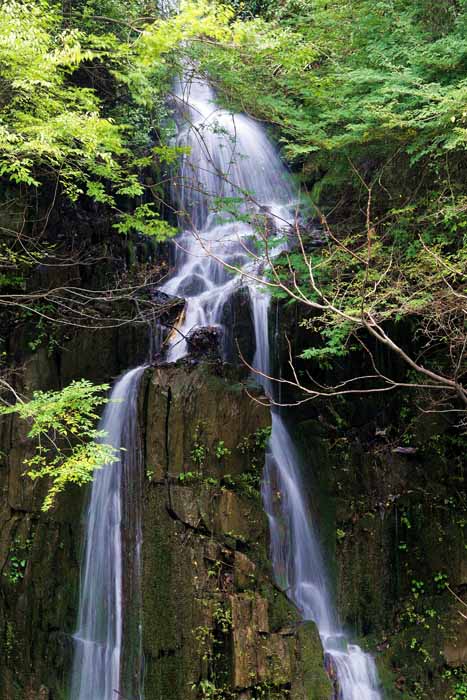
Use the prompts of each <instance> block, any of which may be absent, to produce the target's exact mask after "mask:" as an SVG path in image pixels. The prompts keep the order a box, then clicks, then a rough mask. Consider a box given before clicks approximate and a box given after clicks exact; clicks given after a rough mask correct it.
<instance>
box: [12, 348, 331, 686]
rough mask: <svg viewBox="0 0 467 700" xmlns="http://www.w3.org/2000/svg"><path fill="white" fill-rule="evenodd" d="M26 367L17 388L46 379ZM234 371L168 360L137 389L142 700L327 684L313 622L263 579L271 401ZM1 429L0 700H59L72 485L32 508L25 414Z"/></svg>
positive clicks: (77, 535) (45, 364)
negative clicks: (264, 402) (45, 508)
mask: <svg viewBox="0 0 467 700" xmlns="http://www.w3.org/2000/svg"><path fill="white" fill-rule="evenodd" d="M130 346H131V343H130ZM28 366H29V370H28V372H27V373H26V375H25V377H26V378H28V379H27V381H28V382H29V384H28V389H29V390H31V389H32V388H33V387H34V383H36V385H38V384H40V383H42V382H44V381H45V379H46V377H47V376H48V375H47V372H49V373H50V375H51V376H52V375H53V368H52V367H50V366H49V360H48V359H47V358H46V357H45V356H43V355H42V354H41V353H38V354H36V356H34V357H33V358H31V361H30V364H29V365H28ZM95 378H96V379H101V378H102V375H99V374H98V373H96V374H95ZM241 379H242V377H241V374H240V373H239V372H238V371H237V370H234V369H232V368H228V367H225V366H224V367H222V366H221V365H219V364H218V363H212V364H202V363H201V364H198V363H194V364H192V365H191V364H190V363H181V364H180V365H179V366H176V367H169V366H167V367H159V368H156V369H150V370H147V372H146V374H145V378H144V381H143V382H142V385H141V399H140V411H141V416H140V423H141V430H142V432H143V439H144V474H141V475H139V476H141V477H142V478H143V479H144V487H143V494H144V495H143V504H142V506H143V510H142V513H143V580H142V582H141V585H142V594H143V651H144V678H145V697H146V698H147V699H148V700H159V698H160V699H162V698H170V699H173V700H177V699H178V698H186V697H187V696H189V697H193V698H195V697H200V696H202V697H219V696H220V695H222V694H223V695H225V694H228V695H229V696H231V697H233V696H238V697H242V698H252V697H266V696H267V697H283V695H284V694H287V695H290V696H291V697H292V698H295V699H296V700H302V699H303V700H305V698H312V700H327V699H328V698H329V696H330V693H331V688H330V682H329V680H328V678H327V676H326V674H325V671H324V666H323V658H322V649H321V644H320V641H319V637H318V635H317V632H316V629H315V627H314V625H313V624H311V623H309V624H306V625H300V624H299V623H298V615H297V612H296V611H295V610H294V608H293V606H291V605H290V603H288V601H287V600H286V598H285V596H284V594H283V593H281V592H280V591H279V590H278V589H276V587H275V586H274V584H273V582H272V578H271V570H270V566H269V563H268V556H267V546H268V545H267V541H268V532H267V523H266V519H265V516H264V514H263V512H262V507H261V500H260V494H259V478H260V474H261V470H262V464H263V459H264V447H265V442H266V439H267V435H268V427H269V412H268V410H267V409H266V408H264V407H262V406H260V405H259V404H258V403H255V402H254V401H252V400H251V398H250V397H249V396H248V395H247V393H246V391H245V389H244V387H243V386H242V384H241ZM243 379H244V377H243ZM51 384H52V382H51ZM52 386H53V384H52ZM1 438H2V450H3V452H4V455H5V459H4V461H3V464H2V467H3V468H2V471H1V473H0V474H1V478H2V510H1V518H2V522H1V525H2V528H1V532H2V534H1V540H0V562H1V572H2V573H1V579H0V623H1V626H0V634H1V643H2V654H1V657H0V698H1V699H2V700H20V699H21V700H23V699H24V700H25V699H26V698H27V699H30V700H36V699H37V700H59V699H62V698H66V697H67V691H68V681H69V673H70V667H71V658H72V641H71V633H72V632H73V629H74V626H75V622H76V615H77V609H76V608H77V598H78V584H79V559H80V540H81V533H82V530H81V514H82V511H83V507H84V503H85V493H84V492H83V491H80V490H79V489H72V490H70V491H68V492H67V493H66V494H64V495H63V497H61V498H60V501H59V503H58V504H57V507H56V508H55V509H54V510H53V511H52V512H51V513H48V514H44V513H42V512H41V511H40V506H41V503H42V498H43V495H44V489H45V485H37V484H36V485H33V484H32V482H31V481H30V480H28V479H27V478H26V477H25V476H23V468H22V461H23V460H24V458H25V457H26V456H27V454H28V451H29V450H30V449H31V445H30V442H29V440H28V438H27V436H26V434H25V429H24V426H21V425H19V424H18V422H17V421H16V420H15V419H12V418H9V419H8V420H7V421H4V422H3V424H2V433H1ZM135 478H138V475H135Z"/></svg>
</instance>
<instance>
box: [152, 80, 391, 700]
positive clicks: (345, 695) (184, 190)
mask: <svg viewBox="0 0 467 700" xmlns="http://www.w3.org/2000/svg"><path fill="white" fill-rule="evenodd" d="M178 97H179V100H180V104H181V109H179V114H180V116H179V124H180V129H179V135H178V141H177V143H178V145H180V146H189V147H190V149H191V152H190V155H187V156H184V160H183V163H182V167H181V172H180V178H179V184H178V185H177V187H174V195H175V200H176V201H177V203H178V208H179V211H180V215H179V216H180V221H181V222H182V223H183V224H184V225H185V227H186V230H185V231H184V232H183V233H182V234H181V235H180V236H179V237H178V239H177V252H176V259H175V271H174V274H173V276H172V277H171V279H170V280H169V281H168V282H167V283H166V284H165V286H164V287H163V290H164V291H165V292H167V293H169V294H173V295H176V296H177V295H178V296H181V297H185V298H186V311H185V318H184V321H183V325H182V326H181V328H180V330H181V332H182V333H183V335H185V336H186V335H187V334H188V333H189V332H190V330H192V329H194V328H197V327H201V326H211V325H217V326H219V327H222V317H223V309H224V307H225V306H226V305H227V304H229V301H230V300H231V298H232V295H233V294H234V292H235V290H236V289H237V288H238V286H240V285H242V284H243V285H246V286H247V287H248V289H249V293H250V301H251V307H252V312H253V320H254V335H255V344H256V352H255V356H254V359H253V366H254V367H255V369H257V370H260V371H261V372H263V373H264V374H267V375H268V374H270V372H271V362H270V355H271V348H270V341H269V330H268V329H269V324H268V318H269V307H270V303H269V302H270V300H269V296H268V294H267V293H266V292H264V291H263V290H262V289H261V288H260V285H258V284H257V283H255V282H254V281H252V279H251V277H249V274H251V275H253V274H255V275H256V276H259V277H261V263H260V261H259V259H258V258H256V259H255V258H254V255H253V256H252V255H251V254H250V252H249V251H252V252H253V253H254V252H255V251H256V250H257V249H256V248H255V231H254V229H253V228H252V226H251V225H250V223H249V222H248V221H246V220H243V219H242V221H241V222H238V221H236V222H235V221H225V220H224V221H219V218H220V217H219V213H215V212H213V211H212V209H213V208H215V209H218V210H222V209H227V208H228V207H227V206H223V205H222V203H221V202H220V201H219V200H220V199H222V198H229V199H231V198H242V197H243V196H244V195H245V194H246V195H247V204H246V205H243V206H241V207H240V212H241V214H243V215H245V214H248V213H250V214H252V215H255V214H256V215H257V214H258V213H261V212H265V211H266V212H269V213H270V214H271V215H272V217H274V218H276V220H279V222H280V223H281V225H282V226H283V225H284V223H286V222H290V223H292V222H293V215H294V204H295V201H294V200H295V195H294V191H293V188H292V187H291V185H290V182H289V179H288V176H287V172H286V170H285V168H284V166H283V164H282V163H281V161H280V159H279V156H278V154H277V152H276V150H275V149H274V147H273V146H272V144H271V142H270V141H269V140H268V138H267V136H266V133H265V131H264V130H263V129H262V127H261V126H260V125H259V124H258V123H257V122H255V121H254V120H252V119H250V118H248V117H246V116H244V115H232V114H229V113H227V112H225V111H223V110H220V109H219V108H218V107H216V102H215V96H214V93H213V91H212V90H211V88H210V87H209V86H208V84H207V83H205V82H203V81H201V80H198V79H195V80H192V81H191V82H187V83H186V84H185V85H184V86H183V89H182V88H180V89H179V92H178ZM224 217H225V215H224ZM259 257H260V254H259ZM222 263H227V265H229V264H231V265H234V266H236V267H240V268H242V269H243V270H244V273H245V274H244V275H243V276H242V275H238V274H236V275H235V274H232V273H231V272H229V270H228V269H226V267H225V265H223V264H222ZM186 352H187V345H186V342H185V341H184V340H183V338H182V340H180V339H179V338H177V337H175V338H174V337H172V340H171V345H170V347H169V351H168V359H169V360H177V359H179V358H180V357H183V356H184V355H185V354H186ZM262 384H263V388H264V390H265V392H266V393H267V394H269V395H272V393H273V388H272V386H271V383H270V382H269V381H268V380H266V379H262ZM311 467H312V465H310V464H308V465H307V468H308V469H311ZM262 492H263V500H264V505H265V509H266V512H267V515H268V518H269V523H270V533H271V557H272V562H273V567H274V572H275V576H276V578H277V581H278V583H279V584H280V585H281V586H282V587H283V589H284V590H285V591H286V592H287V595H288V596H289V597H290V599H291V600H292V601H293V602H294V603H295V604H296V605H297V607H298V609H299V610H300V612H301V614H302V617H303V619H304V620H314V621H315V623H316V625H317V627H318V630H319V633H320V636H321V640H322V643H323V647H324V651H325V654H326V656H327V660H328V667H330V669H331V670H332V674H333V676H334V677H335V678H337V684H336V685H337V689H338V690H337V692H338V696H337V697H338V698H339V700H380V698H381V694H380V691H379V683H378V677H377V672H376V667H375V663H374V661H373V658H372V657H371V656H370V655H369V654H365V653H364V652H363V651H362V650H361V649H360V648H359V647H358V646H356V645H355V644H350V643H349V640H348V639H347V637H346V635H345V634H344V632H343V630H342V629H341V627H340V626H339V623H338V619H337V614H336V611H335V609H334V606H333V603H332V601H331V596H330V593H329V584H328V580H327V572H326V566H325V562H324V560H323V553H322V551H321V547H320V542H319V537H318V534H317V531H316V526H315V524H314V522H313V519H312V516H311V512H310V510H309V507H308V503H307V491H306V488H305V486H304V484H303V482H302V474H301V468H300V464H299V460H298V456H297V452H296V449H295V447H294V444H293V441H292V438H291V436H290V433H289V431H288V429H287V427H286V424H285V422H284V420H283V418H282V416H281V414H280V412H279V411H278V410H276V409H274V410H273V411H272V434H271V439H270V442H269V448H268V454H267V460H266V467H265V473H264V480H263V487H262Z"/></svg>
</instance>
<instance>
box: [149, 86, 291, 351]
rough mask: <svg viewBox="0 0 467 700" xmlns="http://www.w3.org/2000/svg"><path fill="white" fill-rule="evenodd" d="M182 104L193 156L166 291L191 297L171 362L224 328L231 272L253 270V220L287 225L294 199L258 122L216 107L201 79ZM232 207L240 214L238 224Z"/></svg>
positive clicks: (180, 193) (180, 185)
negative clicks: (195, 332)
mask: <svg viewBox="0 0 467 700" xmlns="http://www.w3.org/2000/svg"><path fill="white" fill-rule="evenodd" d="M178 104H179V107H180V106H181V108H179V113H181V114H180V117H179V124H180V131H179V135H178V139H177V144H178V145H179V146H188V147H189V149H190V155H189V156H185V157H184V159H183V161H182V164H181V169H180V173H179V177H178V178H177V179H176V180H175V184H174V187H173V190H172V193H173V197H174V200H175V201H176V202H177V203H178V208H179V211H180V223H181V224H182V225H185V226H186V230H185V231H184V232H183V233H182V234H181V235H180V236H179V237H178V239H177V247H176V251H175V273H174V275H173V276H172V277H171V279H169V280H168V282H167V283H166V284H165V285H164V286H163V287H162V291H164V292H166V293H167V294H171V295H174V296H180V297H184V298H185V299H186V307H185V317H184V321H183V325H182V326H181V327H180V328H179V331H180V334H181V336H180V337H181V340H177V342H174V343H173V344H172V345H171V346H170V348H169V351H168V359H169V360H170V361H175V360H178V359H179V358H180V357H183V356H184V355H185V354H186V351H187V348H186V342H185V340H184V339H183V338H184V337H186V335H187V334H188V333H189V331H190V330H191V329H193V328H196V327H203V326H209V325H219V326H220V325H222V324H221V320H222V316H223V313H224V311H225V307H226V305H228V303H229V301H230V300H231V298H232V296H233V294H234V293H235V291H236V290H237V289H238V287H239V286H240V285H241V282H242V281H241V279H240V278H239V276H238V275H237V274H235V273H232V272H231V271H230V270H229V267H228V266H231V267H232V268H236V269H240V268H242V267H246V266H248V265H250V264H251V260H252V255H254V240H255V239H254V230H253V228H252V226H251V224H250V223H249V221H247V218H248V215H249V214H250V215H251V216H255V215H261V216H265V215H269V216H272V217H274V218H275V219H276V220H279V221H281V220H282V221H284V222H285V221H287V219H288V218H289V216H290V214H289V211H290V208H291V206H292V203H293V196H294V195H293V190H292V188H291V186H290V184H289V182H288V179H287V176H286V173H285V170H284V167H283V165H282V163H281V161H280V159H279V157H278V155H277V153H276V151H275V150H274V148H273V146H272V144H271V143H270V141H269V140H268V138H267V137H266V134H265V133H264V132H263V131H262V129H260V128H259V127H258V126H257V125H256V124H255V122H254V121H253V120H252V119H249V118H248V117H245V116H243V115H236V116H235V117H233V115H232V114H229V113H228V112H225V111H224V110H219V109H218V108H216V106H215V96H214V93H213V91H212V89H211V88H210V87H209V86H208V85H207V84H206V83H205V82H202V81H200V80H199V79H196V78H195V79H193V80H192V81H191V82H189V83H186V84H185V85H184V86H183V85H180V86H179V89H178ZM253 163H254V166H253ZM278 194H279V196H278ZM245 202H246V203H245ZM259 202H260V203H261V204H260V206H259V205H258V203H259ZM229 206H230V207H233V208H234V209H235V208H237V210H238V213H239V214H240V216H239V217H237V220H236V221H234V220H232V219H233V218H235V214H236V212H234V214H233V215H232V213H230V214H229V212H228V211H227V209H228V207H229ZM238 218H240V219H241V220H238ZM252 293H253V292H252ZM255 296H256V298H257V300H258V304H259V303H260V298H261V297H264V294H262V293H261V292H260V291H258V290H256V292H255ZM263 305H264V303H263ZM258 337H262V334H261V333H260V334H258Z"/></svg>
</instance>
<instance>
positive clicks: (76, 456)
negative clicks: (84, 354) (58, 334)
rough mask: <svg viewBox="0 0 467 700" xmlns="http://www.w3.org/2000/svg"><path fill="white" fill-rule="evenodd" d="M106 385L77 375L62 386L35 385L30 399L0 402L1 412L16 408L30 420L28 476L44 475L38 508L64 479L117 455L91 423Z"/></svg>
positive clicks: (88, 475)
mask: <svg viewBox="0 0 467 700" xmlns="http://www.w3.org/2000/svg"><path fill="white" fill-rule="evenodd" d="M108 388H109V387H108V385H107V384H101V385H94V384H92V383H91V382H89V381H87V380H84V379H82V380H80V381H76V382H72V383H71V384H70V385H69V386H67V387H65V388H64V389H62V390H61V391H46V392H44V391H36V392H34V394H33V397H32V399H31V400H30V401H27V402H25V403H22V402H18V403H16V404H14V405H13V406H1V407H0V415H7V414H12V413H16V414H18V416H19V417H20V418H21V419H23V420H25V421H26V422H27V423H28V424H29V426H30V428H29V433H28V435H29V437H30V438H31V439H32V440H33V441H34V443H35V445H36V447H35V452H34V455H33V456H32V457H30V458H29V459H27V460H26V462H25V466H26V473H27V475H28V476H29V477H30V478H31V479H33V480H36V479H42V478H47V479H49V490H48V493H47V496H46V498H45V500H44V503H43V506H42V509H43V510H49V509H50V508H51V507H52V506H53V505H54V503H55V499H56V497H57V495H58V494H59V493H60V492H61V491H63V490H64V489H65V487H66V486H68V484H71V483H74V484H78V485H83V484H86V483H88V482H89V481H91V480H92V477H93V472H94V470H95V469H98V468H100V467H103V466H104V465H105V464H110V463H111V462H114V461H116V460H117V459H118V454H117V453H116V451H115V450H114V448H113V447H112V446H111V445H108V444H105V437H106V436H105V434H104V433H102V431H99V430H97V428H96V423H97V421H98V418H99V415H98V410H99V407H101V406H102V405H103V404H105V403H107V398H106V396H105V393H104V392H106V390H107V389H108Z"/></svg>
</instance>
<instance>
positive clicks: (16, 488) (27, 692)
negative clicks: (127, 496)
mask: <svg viewBox="0 0 467 700" xmlns="http://www.w3.org/2000/svg"><path fill="white" fill-rule="evenodd" d="M146 335H147V334H146V330H145V329H142V332H140V331H135V329H132V328H130V327H127V328H126V329H113V330H111V329H110V330H107V331H103V332H100V333H96V332H92V331H82V332H81V333H80V334H79V335H77V336H76V337H74V338H72V339H71V340H70V341H69V342H68V343H67V344H66V345H64V347H63V348H62V349H61V350H60V353H53V354H49V353H48V352H47V349H46V348H42V349H40V350H39V351H38V352H36V353H31V354H29V355H28V356H26V357H24V356H23V361H24V371H23V373H22V375H21V382H20V383H19V384H18V385H17V387H16V388H17V390H18V391H19V392H20V393H21V394H23V395H26V396H28V395H31V393H32V391H34V390H36V389H58V388H60V386H64V385H66V384H68V383H69V382H70V381H72V380H73V379H77V378H80V377H83V376H86V377H89V378H90V379H92V380H94V381H96V382H104V381H112V379H113V377H114V376H116V375H118V374H119V373H120V372H122V370H123V369H125V368H126V366H127V364H128V363H129V362H130V359H129V358H130V357H137V356H138V355H140V356H141V355H142V356H143V357H144V354H145V353H146V351H147V343H146V344H145V338H146ZM23 340H24V337H23V331H22V330H21V329H19V330H18V332H17V334H16V336H15V337H13V338H12V339H11V341H10V342H11V344H12V345H13V346H14V345H16V346H17V347H18V352H19V351H20V348H21V347H22V346H23V347H24V343H23ZM32 450H33V445H32V444H31V441H30V440H29V439H28V437H27V426H26V425H25V424H24V423H22V422H20V421H18V420H17V419H16V417H15V416H13V415H12V416H7V417H4V418H2V419H0V649H1V650H0V698H1V700H56V699H59V698H62V697H65V692H66V689H67V687H68V682H69V671H70V665H71V656H72V642H71V636H70V635H71V633H72V632H73V630H74V628H75V625H76V616H77V609H76V608H77V602H78V586H79V561H80V540H81V520H82V513H83V509H84V504H85V499H86V493H85V491H84V490H81V489H78V488H76V489H70V490H68V491H67V492H66V493H65V494H63V495H62V497H61V498H60V499H59V501H58V503H57V507H56V508H54V509H53V510H52V511H50V512H49V513H47V514H44V513H43V512H42V511H41V505H42V502H43V499H44V496H45V493H46V484H45V483H43V482H39V481H37V482H32V481H31V480H30V479H28V478H27V477H25V476H24V474H23V473H24V466H23V462H24V460H25V459H26V458H27V457H28V456H31V454H32Z"/></svg>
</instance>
